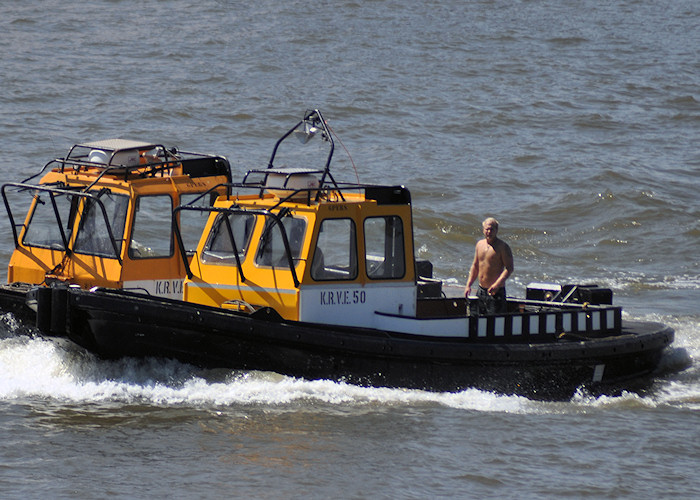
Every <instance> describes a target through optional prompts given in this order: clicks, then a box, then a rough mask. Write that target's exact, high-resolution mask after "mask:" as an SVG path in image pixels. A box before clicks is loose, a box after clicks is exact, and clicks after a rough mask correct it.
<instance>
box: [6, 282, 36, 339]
mask: <svg viewBox="0 0 700 500" xmlns="http://www.w3.org/2000/svg"><path fill="white" fill-rule="evenodd" d="M32 287H33V285H28V284H26V283H15V284H7V285H0V313H3V314H4V313H12V315H13V316H14V317H15V318H16V319H17V320H18V321H19V322H20V324H21V325H22V328H23V329H28V328H30V327H32V326H33V325H34V323H35V322H36V312H35V311H34V310H33V309H31V308H30V307H29V306H28V305H27V293H28V292H29V290H30V289H31V288H32Z"/></svg>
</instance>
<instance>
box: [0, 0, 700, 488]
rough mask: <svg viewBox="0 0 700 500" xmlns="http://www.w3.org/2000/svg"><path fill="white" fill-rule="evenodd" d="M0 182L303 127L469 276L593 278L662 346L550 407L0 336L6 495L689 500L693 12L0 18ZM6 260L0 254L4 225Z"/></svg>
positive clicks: (697, 401)
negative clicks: (489, 225) (115, 140)
mask: <svg viewBox="0 0 700 500" xmlns="http://www.w3.org/2000/svg"><path fill="white" fill-rule="evenodd" d="M0 14H1V15H0V28H1V29H0V49H1V52H2V54H3V56H2V58H1V59H0V82H1V84H2V90H3V92H2V93H0V134H1V136H2V138H3V141H2V143H0V158H2V161H1V162H0V178H1V179H2V180H3V181H4V182H6V181H19V180H21V179H24V178H25V177H28V176H29V175H31V174H33V173H35V172H36V171H38V170H39V168H40V167H41V166H43V164H44V163H45V162H46V161H48V160H49V159H51V158H53V157H56V156H62V155H64V154H65V153H66V152H67V150H68V148H69V147H70V146H71V145H72V144H74V143H75V142H79V141H87V140H99V139H104V138H109V137H124V138H137V139H146V140H155V141H161V142H164V143H165V144H167V145H177V146H179V147H181V148H182V149H187V150H195V151H205V152H212V153H217V154H224V155H227V156H228V157H229V159H230V160H231V163H232V165H233V168H234V170H235V175H236V176H237V177H238V178H240V176H241V175H242V173H243V172H244V171H245V170H247V169H248V168H251V167H260V166H262V165H265V164H266V161H267V159H268V156H269V154H270V152H271V149H272V146H273V144H274V141H275V140H276V139H277V138H278V137H279V136H280V135H281V133H282V131H284V130H286V129H287V128H288V127H290V126H291V125H292V124H293V123H294V122H295V121H296V120H298V119H299V118H300V117H301V114H302V113H303V111H304V110H305V109H306V108H309V107H318V108H320V109H321V110H322V111H323V112H324V115H325V116H326V118H328V119H329V121H330V124H331V127H332V128H333V130H334V131H335V132H336V133H337V134H338V136H339V137H340V139H341V140H342V143H343V145H344V146H345V147H347V150H348V151H349V152H350V155H351V159H352V161H350V159H349V158H348V156H347V154H346V153H345V151H344V149H343V147H342V146H341V145H338V146H339V147H337V158H338V162H337V164H336V170H335V176H336V178H339V179H350V180H354V179H355V175H356V174H355V171H356V172H357V176H359V178H360V180H361V181H365V182H385V183H402V184H405V185H406V186H407V187H409V189H411V192H412V194H413V200H414V216H415V224H416V230H417V234H416V247H417V249H418V253H419V255H420V256H421V257H425V258H429V259H430V260H432V261H433V263H434V265H435V273H436V274H437V275H438V276H440V277H442V278H445V279H448V280H450V281H451V282H453V283H455V284H459V283H461V284H463V283H464V282H465V280H466V272H467V266H468V264H469V262H470V260H471V256H472V251H473V250H472V249H473V245H474V243H475V242H476V240H477V238H478V237H479V225H480V222H481V220H483V219H484V218H485V217H486V216H489V215H494V216H496V217H497V218H498V219H499V220H500V222H501V236H502V237H503V238H504V239H506V240H507V241H508V242H509V243H510V244H511V247H512V248H513V251H514V254H515V260H516V273H515V275H514V276H513V277H512V279H511V280H509V287H508V291H509V293H510V294H513V295H518V294H520V293H522V292H523V290H524V287H525V285H526V284H527V283H529V282H531V281H548V280H551V281H569V282H575V281H583V282H597V283H599V284H601V285H605V286H610V287H612V288H613V289H614V290H615V301H616V302H617V303H619V304H621V305H623V306H624V307H625V311H626V313H625V315H626V317H628V318H633V319H649V320H658V321H662V322H665V323H668V324H670V325H671V326H673V327H674V328H675V329H676V343H675V346H674V348H673V349H672V350H670V351H669V352H668V353H667V354H666V356H665V357H664V359H663V361H662V373H661V374H660V375H659V377H658V378H657V380H656V382H655V384H654V386H653V387H652V388H651V389H650V390H648V391H647V392H644V393H642V394H636V393H625V394H623V395H621V396H618V397H601V398H591V397H589V396H587V395H586V394H578V395H577V396H576V397H575V398H574V399H573V400H572V401H569V402H561V403H544V402H534V401H530V400H527V399H524V398H519V397H505V396H498V395H493V394H489V393H485V392H480V391H474V390H468V391H464V392H461V393H457V394H433V393H426V392H421V391H407V390H389V389H368V388H358V387H353V386H350V385H345V384H337V383H331V382H327V381H314V382H308V381H302V380H295V379H291V378H288V377H281V376H279V375H276V374H273V373H244V372H240V373H239V372H229V371H201V370H198V369H196V368H194V367H191V366H187V365H183V364H179V363H175V362H169V361H159V360H150V361H145V362H144V361H135V360H122V361H118V362H106V361H102V360H98V359H95V358H94V357H92V356H90V355H89V354H87V353H85V352H83V351H81V350H79V349H77V348H75V347H74V346H71V345H69V344H62V343H55V342H50V341H47V340H44V339H41V338H40V337H36V336H32V335H31V334H26V333H25V332H24V331H23V330H21V329H19V328H18V326H17V325H16V323H15V322H14V319H13V318H12V317H11V316H7V315H5V316H2V317H1V318H0V320H1V321H0V324H1V327H0V373H2V376H0V437H2V439H1V440H0V443H2V444H0V488H2V491H3V496H5V497H14V498H19V497H35V498H36V497H43V496H47V495H51V496H53V497H62V498H103V497H118V498H119V497H145V496H149V497H160V498H162V497H166V496H167V497H176V498H189V497H209V498H212V497H214V498H215V497H234V496H235V497H256V498H299V497H311V498H328V497H343V498H370V497H371V498H375V497H379V498H395V497H402V498H426V497H462V498H464V497H472V498H505V497H507V498H513V497H517V498H582V497H586V498H634V499H639V498H649V499H657V498H669V497H677V498H693V497H697V496H698V494H700V480H699V479H698V477H697V469H698V463H700V445H699V444H698V443H700V430H699V429H700V369H699V368H698V365H697V362H696V360H697V359H698V356H699V355H700V331H699V326H700V313H698V309H697V304H698V303H699V299H700V259H699V258H698V254H699V252H698V250H699V249H700V202H699V201H698V196H697V189H698V186H699V180H700V177H699V173H700V152H698V149H697V144H696V143H697V139H698V136H699V131H700V97H699V95H698V88H700V60H699V59H698V57H697V47H698V46H700V28H698V26H700V6H699V5H698V4H697V2H694V1H690V0H688V1H683V0H676V1H673V2H653V1H651V0H618V1H612V2H597V1H591V0H582V1H576V2H574V1H569V0H560V1H551V0H528V1H517V0H516V1H507V2H506V1H501V0H490V1H487V0H483V1H456V0H445V1H441V2H431V1H423V2H414V1H410V0H409V1H403V2H399V1H391V0H384V1H383V0H374V1H367V2H355V1H350V0H343V1H340V2H299V1H286V2H280V1H278V0H259V1H257V2H251V3H247V4H240V3H238V2H225V1H206V2H189V1H184V0H180V1H170V2H157V1H147V2H136V1H134V0H105V1H100V2H90V3H86V2H77V3H75V4H74V5H73V4H68V5H66V3H65V2H59V1H43V2H38V1H31V0H30V1H27V2H22V3H18V4H14V3H10V2H4V3H3V4H2V5H1V6H0ZM3 224H4V228H3V230H2V235H0V238H2V241H0V261H2V262H7V260H8V259H9V255H10V252H11V249H12V241H11V234H10V231H9V227H8V226H7V223H6V222H3Z"/></svg>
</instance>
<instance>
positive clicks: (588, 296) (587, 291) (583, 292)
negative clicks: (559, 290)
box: [578, 285, 613, 304]
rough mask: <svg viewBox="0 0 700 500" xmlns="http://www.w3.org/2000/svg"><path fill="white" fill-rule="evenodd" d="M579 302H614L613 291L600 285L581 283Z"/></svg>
mask: <svg viewBox="0 0 700 500" xmlns="http://www.w3.org/2000/svg"><path fill="white" fill-rule="evenodd" d="M578 299H579V302H581V303H583V302H588V303H589V304H612V303H613V292H612V290H611V289H609V288H601V287H599V286H598V285H580V286H579V287H578Z"/></svg>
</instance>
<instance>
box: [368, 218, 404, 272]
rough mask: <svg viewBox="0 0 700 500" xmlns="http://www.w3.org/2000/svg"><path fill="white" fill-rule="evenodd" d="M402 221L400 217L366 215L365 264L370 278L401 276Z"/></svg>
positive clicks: (402, 263)
mask: <svg viewBox="0 0 700 500" xmlns="http://www.w3.org/2000/svg"><path fill="white" fill-rule="evenodd" d="M403 242H404V238H403V223H402V221H401V218H400V217H396V216H387V217H368V218H367V219H365V265H366V268H367V277H368V278H370V279H398V278H403V276H404V274H405V270H406V262H405V259H404V244H403Z"/></svg>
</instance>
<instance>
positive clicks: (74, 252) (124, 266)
mask: <svg viewBox="0 0 700 500" xmlns="http://www.w3.org/2000/svg"><path fill="white" fill-rule="evenodd" d="M42 174H43V176H42ZM39 176H42V177H41V180H40V181H39V182H38V183H34V182H31V181H32V180H33V179H34V178H37V177H39ZM230 181H231V171H230V165H229V162H228V160H227V159H226V158H225V157H222V156H213V155H208V154H201V153H190V152H184V151H178V150H176V149H174V148H173V149H167V148H166V147H164V146H163V145H160V144H157V143H149V142H140V141H131V140H124V139H112V140H105V141H99V142H90V143H85V144H76V145H75V146H73V147H72V148H71V149H70V151H69V153H68V155H67V156H66V157H65V158H58V159H55V160H52V161H50V162H49V163H47V164H46V165H45V166H44V168H43V169H42V170H41V171H40V172H39V173H38V174H37V175H35V176H33V177H30V178H29V179H27V180H26V181H24V182H20V183H6V184H4V185H3V186H2V196H3V200H4V203H5V207H6V209H7V212H8V215H9V219H10V222H11V227H12V231H13V238H14V244H15V250H14V252H13V254H12V257H11V259H10V263H9V267H8V273H7V279H8V283H9V284H12V285H14V286H15V287H16V288H19V289H22V288H23V287H24V288H26V287H28V286H32V285H51V284H53V283H66V284H73V285H79V286H81V287H83V288H91V287H93V286H101V287H109V288H128V289H134V290H141V291H144V292H147V293H149V294H152V295H157V296H163V297H172V298H181V297H182V280H183V278H184V275H185V266H184V264H183V262H182V259H181V256H180V252H178V251H177V250H176V248H175V238H174V232H173V226H174V224H173V222H174V221H173V209H174V207H177V206H178V205H180V204H182V203H189V202H191V201H192V200H194V199H195V198H198V199H199V201H200V202H201V203H204V204H207V205H210V204H211V202H213V200H214V199H215V198H216V196H218V195H223V194H226V192H227V191H226V189H227V188H226V187H225V186H224V185H225V184H227V183H230ZM202 193H209V195H208V197H206V198H204V197H202V196H201V194H202ZM24 214H26V215H24ZM178 217H179V220H178V222H179V227H180V234H181V237H180V239H181V240H182V241H183V243H184V245H185V252H186V254H188V255H191V252H192V251H193V250H194V248H195V246H196V244H197V241H198V240H199V236H200V235H201V231H202V228H203V226H204V223H205V220H206V219H205V218H204V217H202V216H201V214H197V213H195V212H188V213H182V214H180V215H179V216H178ZM6 288H7V287H6Z"/></svg>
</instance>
